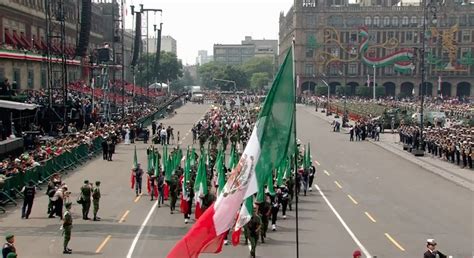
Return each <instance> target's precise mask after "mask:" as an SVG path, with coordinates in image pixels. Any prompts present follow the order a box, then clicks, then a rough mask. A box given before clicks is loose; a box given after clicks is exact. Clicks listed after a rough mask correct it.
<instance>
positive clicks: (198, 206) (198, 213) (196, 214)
mask: <svg viewBox="0 0 474 258" xmlns="http://www.w3.org/2000/svg"><path fill="white" fill-rule="evenodd" d="M201 215H202V210H201V203H200V202H197V203H196V209H195V210H194V217H195V218H196V219H199V218H200V217H201Z"/></svg>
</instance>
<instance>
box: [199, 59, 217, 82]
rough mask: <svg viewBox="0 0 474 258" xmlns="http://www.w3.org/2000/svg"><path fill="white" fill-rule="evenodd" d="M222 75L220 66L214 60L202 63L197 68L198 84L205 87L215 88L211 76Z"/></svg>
mask: <svg viewBox="0 0 474 258" xmlns="http://www.w3.org/2000/svg"><path fill="white" fill-rule="evenodd" d="M220 76H222V66H220V65H219V64H217V63H216V62H210V63H207V64H203V65H201V66H199V68H198V77H199V81H200V84H201V85H202V86H204V87H207V88H215V86H216V82H214V81H212V79H213V78H220Z"/></svg>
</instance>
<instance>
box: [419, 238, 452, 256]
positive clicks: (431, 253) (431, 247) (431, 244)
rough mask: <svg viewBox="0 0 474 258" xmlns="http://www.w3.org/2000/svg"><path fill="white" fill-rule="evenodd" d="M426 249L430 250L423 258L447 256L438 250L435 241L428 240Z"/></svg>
mask: <svg viewBox="0 0 474 258" xmlns="http://www.w3.org/2000/svg"><path fill="white" fill-rule="evenodd" d="M426 247H427V248H428V250H427V251H426V252H425V254H424V255H423V258H438V257H439V258H446V257H447V256H446V255H444V254H443V253H441V252H440V251H438V250H436V242H435V240H434V239H428V240H426Z"/></svg>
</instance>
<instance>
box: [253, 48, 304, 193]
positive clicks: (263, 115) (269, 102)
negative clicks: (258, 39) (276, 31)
mask: <svg viewBox="0 0 474 258" xmlns="http://www.w3.org/2000/svg"><path fill="white" fill-rule="evenodd" d="M294 85H295V84H294V76H293V58H292V51H291V49H290V51H288V54H287V55H286V58H285V61H284V62H283V64H282V65H281V67H280V70H279V72H278V74H277V75H276V77H275V80H274V81H273V84H272V88H271V89H270V92H269V93H268V95H267V97H266V98H265V103H264V104H263V107H262V109H261V110H260V114H259V116H258V119H257V123H256V130H257V135H258V140H259V147H260V157H259V159H258V162H257V164H256V166H255V171H256V175H257V183H258V185H259V187H258V194H257V201H258V202H262V201H263V200H264V192H263V189H264V187H263V185H264V184H266V183H267V180H268V175H269V174H271V171H272V167H271V164H274V165H275V167H278V166H279V165H280V163H282V162H283V160H284V159H286V157H288V156H289V155H290V154H291V153H294V150H295V143H296V139H295V136H294V132H295V128H296V124H295V116H294V115H295V86H294ZM254 130H255V129H254ZM249 144H250V141H249Z"/></svg>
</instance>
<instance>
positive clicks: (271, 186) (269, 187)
mask: <svg viewBox="0 0 474 258" xmlns="http://www.w3.org/2000/svg"><path fill="white" fill-rule="evenodd" d="M267 191H268V193H270V194H271V195H275V188H274V183H273V173H270V175H268V182H267Z"/></svg>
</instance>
